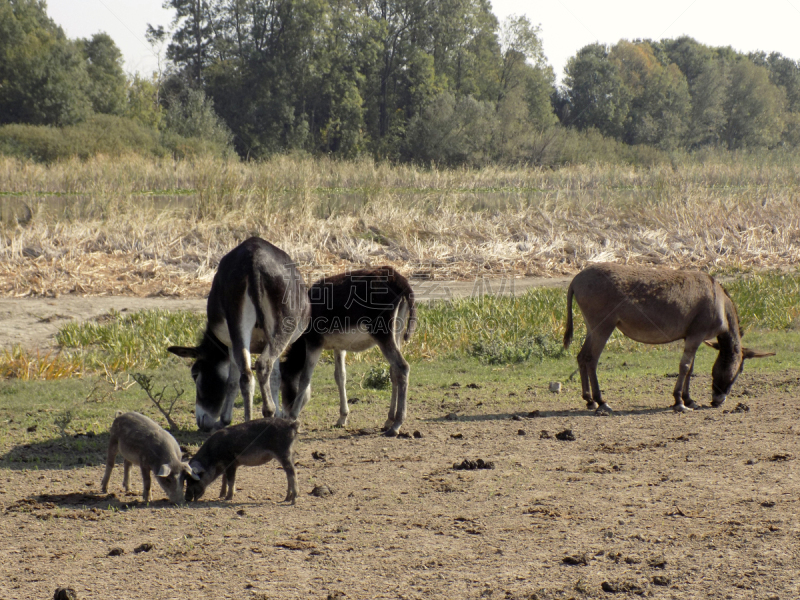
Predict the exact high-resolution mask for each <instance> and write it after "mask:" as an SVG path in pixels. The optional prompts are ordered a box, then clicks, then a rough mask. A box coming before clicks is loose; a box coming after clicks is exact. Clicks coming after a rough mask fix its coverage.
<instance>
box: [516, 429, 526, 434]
mask: <svg viewBox="0 0 800 600" xmlns="http://www.w3.org/2000/svg"><path fill="white" fill-rule="evenodd" d="M517 435H525V430H524V429H520V430H518V431H517Z"/></svg>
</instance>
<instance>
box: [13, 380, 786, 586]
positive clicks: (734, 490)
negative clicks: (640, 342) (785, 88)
mask: <svg viewBox="0 0 800 600" xmlns="http://www.w3.org/2000/svg"><path fill="white" fill-rule="evenodd" d="M698 378H699V381H698V382H697V384H696V385H697V389H708V385H709V383H710V382H709V378H708V376H706V375H699V376H698ZM743 379H744V381H741V380H740V382H739V383H738V384H737V388H735V389H736V393H735V394H734V396H733V397H730V398H729V399H728V402H727V403H726V405H725V406H724V407H723V409H710V408H707V409H702V410H698V411H695V412H693V413H690V414H685V415H676V414H673V413H672V412H671V411H670V410H668V409H666V408H665V406H667V405H668V404H669V401H670V400H671V398H670V391H671V387H672V384H673V380H671V379H669V378H667V377H663V376H662V377H657V376H652V377H650V378H645V379H644V380H642V381H638V382H637V383H636V385H637V386H638V387H639V388H640V389H642V386H643V389H645V390H649V392H646V393H645V394H644V396H645V400H641V401H640V400H625V393H626V388H627V387H628V384H627V383H625V382H619V381H618V382H614V381H609V382H607V383H606V388H607V393H608V395H609V397H612V396H613V398H615V400H614V402H613V404H614V406H615V408H617V410H618V412H617V414H616V415H615V416H613V417H596V416H594V415H593V414H592V413H590V412H589V411H586V410H584V409H582V408H581V406H582V403H581V401H580V400H579V398H578V394H577V392H576V389H575V386H574V385H571V387H570V389H569V390H568V391H567V392H566V393H563V394H560V395H557V394H549V393H547V392H546V391H544V390H540V391H538V392H537V391H534V390H530V389H528V390H525V389H520V390H518V391H517V392H513V393H514V394H515V395H514V396H513V397H512V398H510V399H509V404H508V406H509V407H510V408H509V410H507V411H502V410H501V411H497V410H489V411H486V410H484V409H483V408H482V407H481V404H482V403H483V402H486V403H487V405H488V403H489V401H490V399H493V398H496V396H497V395H498V394H501V393H502V394H505V395H507V394H509V392H508V391H507V390H505V389H500V388H499V387H495V386H496V385H499V384H492V383H483V382H476V386H475V387H472V388H469V389H468V392H469V394H470V398H471V400H473V401H475V404H474V408H473V409H470V410H464V411H462V413H461V414H459V415H458V416H457V417H455V418H453V417H452V416H451V417H449V418H448V416H447V413H448V412H449V410H447V409H444V408H443V409H442V410H440V411H439V410H436V409H435V408H432V409H424V408H423V407H421V406H420V404H417V405H416V406H415V404H414V403H413V402H412V403H411V405H410V418H409V420H408V421H407V425H406V426H404V431H405V432H407V433H409V434H414V432H419V436H421V437H414V436H413V435H411V436H409V437H401V438H396V439H388V438H385V437H383V436H381V435H380V433H379V431H378V430H377V428H375V427H361V426H360V425H363V421H362V423H360V424H359V423H358V421H359V418H362V419H363V415H364V413H361V416H360V417H359V415H358V413H359V405H358V404H356V405H355V406H354V407H353V414H354V417H353V419H354V420H355V421H354V422H355V423H356V427H354V428H352V429H348V430H342V429H334V428H319V429H311V428H303V429H301V438H300V441H299V442H298V447H299V448H298V450H299V456H298V465H297V467H298V473H299V483H300V491H301V494H300V497H299V498H298V501H297V504H296V505H294V506H290V505H285V504H282V503H281V502H280V501H281V500H282V498H283V497H284V494H285V491H286V478H285V475H284V473H283V471H282V470H281V469H280V468H279V467H277V466H273V464H271V463H270V464H268V465H267V466H262V467H253V468H241V469H240V470H239V473H238V477H237V485H238V491H237V493H236V496H235V498H234V500H233V501H232V502H224V501H218V500H217V499H216V497H215V496H216V494H215V493H214V492H215V491H216V487H213V488H209V490H208V492H207V496H206V497H204V498H203V499H201V500H200V501H199V502H196V503H193V504H191V505H188V506H183V507H176V506H172V505H170V504H169V503H168V502H167V501H166V498H165V496H164V494H163V492H162V491H161V490H160V488H158V487H156V486H155V484H154V492H155V500H154V501H153V502H151V503H150V504H149V505H145V504H143V503H142V501H141V497H140V496H138V495H135V494H128V495H126V494H125V493H124V491H123V490H122V489H121V480H122V473H121V466H120V465H118V466H117V468H116V470H115V472H114V474H113V476H112V479H111V485H110V488H109V489H110V491H111V492H112V493H111V494H109V495H107V496H106V495H101V494H100V491H99V485H100V480H101V477H102V474H103V469H102V467H101V466H92V467H85V468H76V469H70V470H60V469H52V470H51V469H48V470H41V471H37V470H30V469H24V468H22V467H23V466H25V465H23V464H20V468H10V469H3V470H2V471H0V539H2V540H3V544H2V547H0V597H1V598H4V599H28V598H50V597H52V595H53V592H54V590H55V589H56V588H57V587H59V586H66V587H71V588H73V589H74V590H75V591H76V593H77V597H78V598H115V599H120V600H123V599H141V598H153V599H161V598H164V599H167V598H181V599H183V598H245V599H249V598H253V599H265V598H281V599H283V598H303V599H306V598H321V599H331V598H364V599H366V598H419V599H428V598H489V599H501V598H513V599H523V598H525V599H528V598H538V599H550V598H612V597H614V598H617V597H622V598H625V597H636V596H647V597H654V598H681V599H684V598H685V599H690V598H691V599H693V598H736V599H738V598H742V599H744V598H748V599H750V598H758V599H767V598H780V599H794V598H798V597H800V577H799V576H798V568H797V565H798V561H799V559H800V543H799V542H800V518H799V517H798V513H799V512H800V494H799V493H798V492H800V487H799V486H798V471H797V464H798V463H797V460H798V456H799V455H800V445H799V444H798V434H799V433H800V428H799V427H798V425H797V424H798V422H800V407H799V406H798V404H797V402H796V398H797V396H798V392H800V373H789V372H784V373H781V374H776V375H761V374H749V376H747V377H746V378H745V377H744V376H743ZM467 383H472V382H468V381H462V382H461V384H462V385H464V386H466V384H467ZM463 391H464V392H466V391H467V389H464V390H463ZM426 393H428V394H430V395H436V394H440V395H443V394H444V393H445V390H442V391H438V392H437V391H435V390H429V391H428V392H426ZM413 395H414V393H413V392H412V398H413ZM462 395H463V392H462ZM639 397H640V396H639V395H637V396H636V398H639ZM442 399H443V400H444V398H442ZM428 400H429V401H428V402H426V403H425V404H426V405H427V406H429V407H436V406H437V405H438V401H436V399H435V398H431V399H428ZM533 411H538V412H533ZM237 416H238V417H239V418H241V417H240V415H238V413H237ZM331 422H333V419H332V420H331ZM375 425H376V426H377V425H378V423H375ZM566 430H571V432H572V434H573V436H574V438H575V439H574V441H567V440H568V438H569V437H570V436H568V435H561V436H558V435H557V434H559V433H563V432H564V431H566ZM191 436H195V437H196V436H197V434H196V433H194V432H185V435H184V436H181V435H178V438H179V440H180V441H181V442H182V443H184V442H185V441H186V440H185V439H183V438H186V437H191ZM559 437H561V438H565V439H564V440H561V439H558V438H559ZM193 439H194V438H192V441H191V443H196V442H195V441H193ZM478 459H482V460H483V461H484V466H486V465H487V464H488V463H493V468H482V469H477V468H476V469H462V468H454V467H455V466H458V467H461V466H462V465H463V464H464V461H465V460H466V461H468V462H467V466H469V461H474V463H476V464H477V462H478ZM132 481H133V484H134V489H135V490H137V491H138V490H141V478H140V475H139V474H138V473H136V472H134V473H133V479H132ZM218 483H219V482H217V484H218ZM217 484H215V485H217ZM324 487H326V488H327V489H328V491H330V494H328V495H326V494H324V493H319V489H322V488H324ZM315 488H318V493H317V495H314V494H312V492H313V491H314V489H315ZM323 491H324V489H323ZM143 544H151V545H152V548H151V549H150V550H149V551H141V550H140V551H138V552H137V548H139V549H141V548H142V545H143Z"/></svg>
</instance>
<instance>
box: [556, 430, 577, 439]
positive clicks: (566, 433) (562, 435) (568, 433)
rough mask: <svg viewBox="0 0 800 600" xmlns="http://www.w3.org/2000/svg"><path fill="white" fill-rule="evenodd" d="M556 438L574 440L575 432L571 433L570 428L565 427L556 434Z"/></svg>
mask: <svg viewBox="0 0 800 600" xmlns="http://www.w3.org/2000/svg"><path fill="white" fill-rule="evenodd" d="M556 439H557V440H561V441H562V442H574V441H575V434H574V433H572V429H565V430H564V431H562V432H560V433H557V434H556Z"/></svg>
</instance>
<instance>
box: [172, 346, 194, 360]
mask: <svg viewBox="0 0 800 600" xmlns="http://www.w3.org/2000/svg"><path fill="white" fill-rule="evenodd" d="M167 352H172V354H174V355H175V356H180V357H181V358H200V349H199V348H190V347H187V346H170V347H169V348H167Z"/></svg>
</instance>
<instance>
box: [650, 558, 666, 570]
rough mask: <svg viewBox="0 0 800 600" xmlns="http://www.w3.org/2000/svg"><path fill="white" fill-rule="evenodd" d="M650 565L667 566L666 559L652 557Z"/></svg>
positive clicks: (662, 567)
mask: <svg viewBox="0 0 800 600" xmlns="http://www.w3.org/2000/svg"><path fill="white" fill-rule="evenodd" d="M650 566H651V567H653V568H654V569H666V568H667V559H666V558H654V559H653V560H651V561H650Z"/></svg>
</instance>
